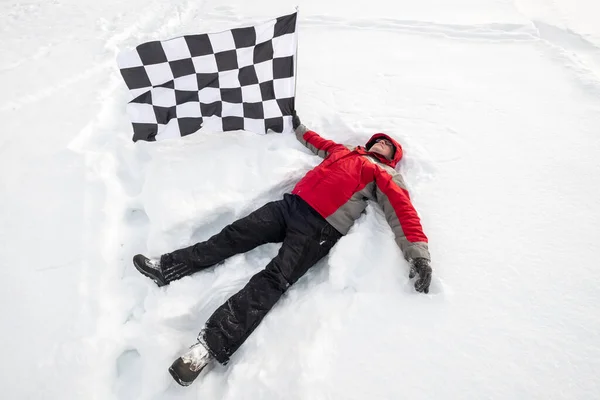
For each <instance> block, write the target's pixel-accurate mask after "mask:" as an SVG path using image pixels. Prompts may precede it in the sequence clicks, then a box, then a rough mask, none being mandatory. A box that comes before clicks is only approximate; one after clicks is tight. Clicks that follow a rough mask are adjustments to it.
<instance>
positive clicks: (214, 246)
mask: <svg viewBox="0 0 600 400" xmlns="http://www.w3.org/2000/svg"><path fill="white" fill-rule="evenodd" d="M287 213H288V205H287V204H286V201H285V199H283V200H279V201H272V202H269V203H267V204H265V205H264V206H262V207H260V208H259V209H257V210H255V211H253V212H252V213H250V214H249V215H247V216H246V217H244V218H241V219H239V220H237V221H234V222H233V223H231V224H230V225H227V226H226V227H225V228H223V229H222V230H221V232H219V233H217V234H216V235H213V236H212V237H211V238H210V239H208V240H206V241H204V242H200V243H196V244H194V245H192V246H189V247H185V248H183V249H179V250H175V251H173V252H171V253H167V254H163V255H162V256H161V259H160V265H161V268H162V269H163V271H164V272H165V274H166V278H167V281H168V282H171V281H173V280H176V279H180V278H182V277H184V276H187V275H190V274H192V273H194V272H197V271H200V270H202V269H205V268H207V267H210V266H211V265H214V264H217V263H219V262H221V261H223V260H225V259H227V258H229V257H231V256H233V255H235V254H239V253H245V252H247V251H250V250H252V249H253V248H255V247H257V246H260V245H262V244H265V243H277V242H281V241H283V238H284V235H285V230H286V222H285V221H286V214H287Z"/></svg>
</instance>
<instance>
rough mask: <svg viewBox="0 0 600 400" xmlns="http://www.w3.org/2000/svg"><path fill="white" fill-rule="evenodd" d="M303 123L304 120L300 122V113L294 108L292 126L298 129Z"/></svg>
mask: <svg viewBox="0 0 600 400" xmlns="http://www.w3.org/2000/svg"><path fill="white" fill-rule="evenodd" d="M301 123H302V122H300V117H298V114H296V110H294V112H293V113H292V128H294V130H296V128H297V127H299V126H300V124H301Z"/></svg>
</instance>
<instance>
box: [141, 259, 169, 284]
mask: <svg viewBox="0 0 600 400" xmlns="http://www.w3.org/2000/svg"><path fill="white" fill-rule="evenodd" d="M133 265H134V266H135V268H136V269H137V270H138V271H140V273H141V274H142V275H145V276H147V277H148V278H150V279H152V280H153V281H154V282H156V284H157V285H158V286H165V285H167V284H168V283H169V282H168V281H167V279H166V278H165V276H164V275H163V272H162V269H161V268H160V262H159V261H155V260H151V259H149V258H148V257H146V256H144V255H142V254H138V255H136V256H134V257H133Z"/></svg>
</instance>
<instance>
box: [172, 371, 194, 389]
mask: <svg viewBox="0 0 600 400" xmlns="http://www.w3.org/2000/svg"><path fill="white" fill-rule="evenodd" d="M169 373H170V374H171V376H172V377H173V379H174V380H175V382H177V383H178V384H180V385H181V386H184V387H186V386H190V385H191V384H192V382H194V381H192V382H186V381H182V380H181V378H180V377H179V375H177V372H175V370H174V369H173V367H169Z"/></svg>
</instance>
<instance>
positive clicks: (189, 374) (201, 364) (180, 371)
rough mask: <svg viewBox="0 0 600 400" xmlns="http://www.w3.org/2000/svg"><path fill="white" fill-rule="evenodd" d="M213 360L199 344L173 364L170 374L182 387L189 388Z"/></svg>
mask: <svg viewBox="0 0 600 400" xmlns="http://www.w3.org/2000/svg"><path fill="white" fill-rule="evenodd" d="M212 360H213V357H212V356H211V355H210V353H209V352H208V350H207V349H206V347H204V345H203V344H202V343H200V342H198V343H196V344H194V345H193V346H192V347H190V349H189V350H188V351H187V352H186V353H184V354H183V355H182V356H181V357H179V358H178V359H177V360H175V361H174V362H173V364H172V365H171V366H170V367H169V373H170V374H171V376H172V377H173V379H175V381H176V382H177V383H179V384H180V385H181V386H189V385H191V384H192V382H194V380H195V379H196V378H197V377H198V375H200V372H202V370H203V369H204V368H205V367H206V366H207V365H208V364H209V363H210V362H211V361H212Z"/></svg>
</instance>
